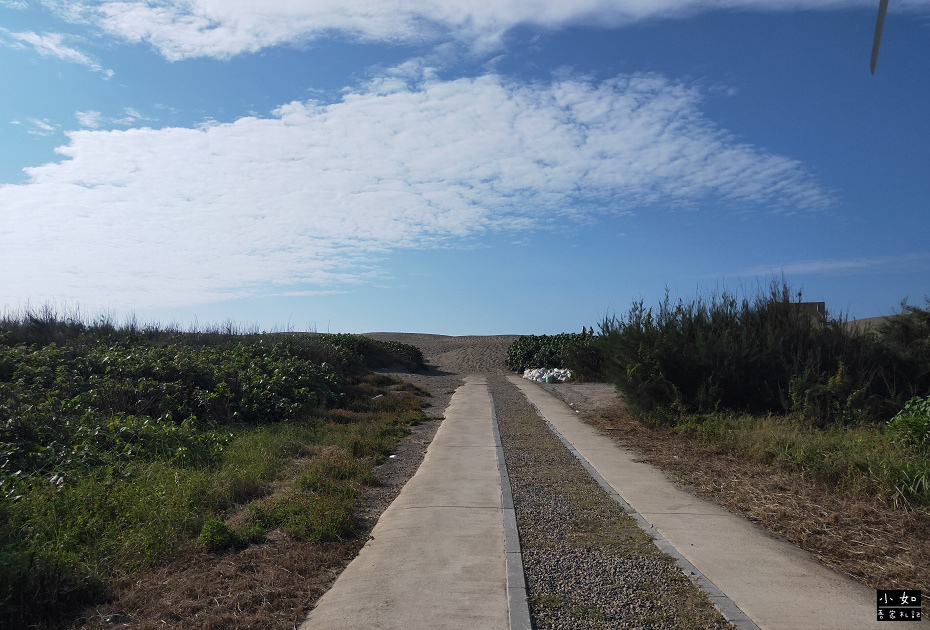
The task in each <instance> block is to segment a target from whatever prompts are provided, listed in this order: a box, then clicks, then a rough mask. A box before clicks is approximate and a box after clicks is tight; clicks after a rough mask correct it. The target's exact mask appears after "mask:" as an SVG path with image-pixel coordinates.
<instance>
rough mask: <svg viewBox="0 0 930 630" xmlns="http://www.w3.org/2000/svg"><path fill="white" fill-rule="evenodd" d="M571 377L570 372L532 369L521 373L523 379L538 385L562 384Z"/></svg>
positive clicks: (556, 369)
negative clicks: (535, 382)
mask: <svg viewBox="0 0 930 630" xmlns="http://www.w3.org/2000/svg"><path fill="white" fill-rule="evenodd" d="M571 377H572V373H571V370H563V369H561V368H555V369H549V368H534V369H530V370H526V371H524V372H523V378H528V379H530V380H531V381H537V382H539V383H562V382H564V381H567V380H568V379H570V378H571Z"/></svg>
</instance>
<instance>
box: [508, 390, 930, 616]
mask: <svg viewBox="0 0 930 630" xmlns="http://www.w3.org/2000/svg"><path fill="white" fill-rule="evenodd" d="M510 380H511V381H512V382H513V383H514V384H516V385H517V387H519V388H520V389H521V390H522V391H523V392H524V393H525V394H526V396H527V398H528V399H529V400H530V402H531V403H533V404H534V405H535V406H536V408H537V409H538V410H539V412H540V413H541V414H542V415H543V417H545V418H546V420H548V421H549V423H550V424H551V425H553V426H554V427H555V428H556V430H557V431H558V432H559V433H561V434H562V436H563V438H564V439H565V440H566V441H567V442H568V443H570V444H571V445H572V446H573V447H574V449H575V450H576V451H577V452H578V453H579V454H580V455H581V456H582V457H583V458H584V459H586V460H587V461H588V462H589V463H590V465H591V466H592V467H593V468H594V469H595V470H596V471H597V473H599V474H600V476H601V477H603V479H604V480H605V481H606V482H607V483H608V484H609V485H610V486H611V487H612V488H613V489H614V490H615V491H616V492H617V493H618V494H619V495H620V496H621V497H622V498H623V499H624V500H625V501H626V503H628V504H629V505H630V506H631V507H632V508H633V510H635V511H636V512H638V513H639V514H640V515H641V516H642V517H643V518H644V519H645V520H646V521H648V523H650V524H651V525H652V526H653V527H654V528H655V530H656V531H657V532H658V533H659V534H660V535H661V536H662V537H664V538H665V540H667V541H668V542H669V543H670V544H671V545H672V546H673V547H674V548H675V549H677V551H678V553H679V554H680V555H681V556H683V557H684V558H685V559H686V560H687V561H688V562H690V563H691V564H692V565H693V566H694V567H696V568H697V570H698V571H700V572H701V573H703V575H704V576H705V577H706V578H707V579H708V580H710V582H712V583H713V585H716V587H717V588H718V589H719V591H722V592H723V594H725V595H726V596H727V597H728V598H729V599H730V600H732V602H733V603H735V604H736V606H738V607H739V609H740V610H741V611H742V612H743V613H745V616H747V617H748V618H749V619H750V620H752V622H754V624H755V625H756V626H758V627H759V628H762V629H763V630H769V629H772V630H781V629H790V628H801V629H807V628H817V629H820V630H826V629H829V628H836V629H842V630H849V629H853V628H873V627H877V628H883V627H887V625H886V624H885V623H879V622H878V621H877V620H876V593H875V591H874V590H873V589H871V588H868V587H866V586H863V585H862V584H860V583H858V582H855V581H854V580H852V579H850V578H848V577H846V576H844V575H841V574H839V573H837V572H835V571H833V570H831V569H829V568H827V567H825V566H823V565H822V564H820V563H819V562H817V561H816V560H814V559H813V558H812V557H811V556H810V555H809V554H808V553H807V552H805V551H803V550H801V549H800V548H798V547H796V546H795V545H793V544H791V543H789V542H787V541H785V540H783V539H781V538H778V537H776V536H774V535H773V534H771V533H769V532H768V531H766V530H764V529H763V528H761V527H758V526H756V525H754V524H752V523H750V522H749V521H747V520H746V519H744V518H742V517H740V516H736V515H734V514H732V513H730V512H728V511H726V510H725V509H723V508H721V507H719V506H717V505H716V504H714V503H711V502H709V501H704V500H702V499H700V498H697V497H695V496H694V495H692V494H690V493H688V492H687V491H685V490H683V489H682V488H680V487H678V486H677V485H676V484H675V483H673V482H672V481H670V480H669V479H668V478H667V477H666V476H665V474H664V473H662V472H661V471H660V470H658V469H656V468H654V467H652V466H650V465H649V464H645V463H642V462H637V461H635V455H634V454H633V453H632V452H630V451H628V450H626V449H623V448H621V447H619V446H617V445H615V444H614V443H613V442H612V441H611V440H609V439H607V438H605V437H604V436H602V435H600V434H599V433H598V432H597V431H596V430H595V429H593V428H592V427H590V426H589V425H587V424H585V423H583V422H581V421H580V420H579V418H578V416H577V415H576V414H575V412H574V411H573V410H572V409H571V408H569V407H568V406H567V405H566V404H565V403H563V402H562V401H560V400H559V399H557V398H555V397H554V396H552V395H551V394H549V393H548V392H546V391H544V390H543V389H542V388H541V387H539V386H537V385H535V384H534V383H532V382H530V381H528V380H526V379H523V378H520V377H516V376H512V377H510ZM925 624H926V621H925V623H912V624H909V627H918V626H919V627H926V625H925ZM748 625H749V627H751V624H748Z"/></svg>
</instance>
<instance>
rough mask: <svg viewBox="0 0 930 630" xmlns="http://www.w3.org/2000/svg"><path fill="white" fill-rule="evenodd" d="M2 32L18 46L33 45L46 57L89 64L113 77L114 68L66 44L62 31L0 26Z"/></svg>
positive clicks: (96, 70) (92, 68) (0, 32)
mask: <svg viewBox="0 0 930 630" xmlns="http://www.w3.org/2000/svg"><path fill="white" fill-rule="evenodd" d="M0 34H4V35H6V36H7V37H9V38H11V39H13V40H15V42H18V47H25V46H24V45H25V44H28V45H29V46H32V48H33V49H34V50H35V51H36V52H38V53H39V54H40V55H43V56H46V57H55V58H57V59H61V60H62V61H67V62H69V63H76V64H80V65H82V66H87V67H88V68H90V69H91V70H93V71H94V72H101V73H103V74H104V75H106V77H107V78H110V77H112V76H113V74H114V72H113V71H112V70H107V69H105V68H103V67H102V66H101V65H100V64H99V63H97V62H96V61H94V60H93V59H91V58H90V57H88V56H87V55H85V54H84V53H82V52H81V51H79V50H77V49H76V48H72V47H70V46H67V45H65V43H64V39H65V36H64V35H62V34H60V33H45V34H44V35H40V34H38V33H34V32H32V31H26V32H23V33H14V32H12V31H9V30H7V29H5V28H2V27H0Z"/></svg>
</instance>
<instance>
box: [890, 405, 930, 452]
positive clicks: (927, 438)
mask: <svg viewBox="0 0 930 630" xmlns="http://www.w3.org/2000/svg"><path fill="white" fill-rule="evenodd" d="M886 428H887V431H888V433H889V434H891V435H892V436H894V437H895V438H896V439H898V440H900V441H901V442H903V443H904V444H907V445H909V446H912V447H913V448H915V449H917V450H918V451H920V452H923V453H925V454H927V455H928V456H930V396H925V397H923V398H921V397H919V396H915V397H914V398H911V399H910V400H909V401H907V403H906V404H905V405H904V409H902V410H901V411H899V412H898V413H897V415H895V417H894V418H892V419H891V420H890V421H889V422H888V425H887V427H886Z"/></svg>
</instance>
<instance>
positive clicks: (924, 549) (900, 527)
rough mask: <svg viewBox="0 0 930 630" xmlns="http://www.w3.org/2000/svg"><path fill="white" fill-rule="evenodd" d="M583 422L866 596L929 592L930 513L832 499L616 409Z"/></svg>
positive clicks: (776, 470) (816, 485)
mask: <svg viewBox="0 0 930 630" xmlns="http://www.w3.org/2000/svg"><path fill="white" fill-rule="evenodd" d="M586 420H587V421H588V422H589V423H591V424H592V425H594V426H595V427H597V428H598V429H600V430H601V431H602V433H604V434H605V435H609V436H610V437H611V438H612V439H614V440H616V441H618V442H621V443H622V444H623V445H624V446H626V447H627V448H630V449H631V450H633V451H635V452H637V453H639V454H641V455H642V458H643V459H644V460H645V461H647V462H649V463H650V464H653V465H655V466H657V467H658V468H661V469H662V470H664V471H666V472H669V473H671V474H672V475H674V476H676V477H677V478H678V480H679V481H680V482H681V483H683V484H685V485H687V486H690V488H691V490H692V491H694V492H695V493H696V494H698V495H700V496H702V497H704V498H708V499H710V500H712V501H714V502H715V503H718V504H720V505H722V506H724V507H726V508H727V509H729V510H730V511H732V512H735V513H737V514H741V515H743V516H745V517H746V518H748V519H749V520H751V521H753V522H755V523H758V524H759V525H761V526H762V527H765V528H766V529H768V530H769V531H772V532H775V533H777V534H780V535H782V536H784V537H785V538H787V539H788V540H790V541H791V542H793V543H795V544H796V545H798V546H799V547H801V548H802V549H805V550H806V551H808V552H810V553H811V554H812V555H814V556H815V557H816V558H818V559H819V560H820V561H821V562H822V563H823V564H825V565H827V566H830V567H832V568H834V569H836V570H838V571H841V572H843V573H846V574H847V575H849V576H851V577H853V578H854V579H856V580H858V581H859V582H862V583H863V584H866V585H868V586H870V587H872V588H882V589H902V588H909V589H921V590H923V591H924V592H928V591H930V511H928V510H921V511H914V510H905V509H896V508H894V507H893V506H892V505H891V503H890V502H889V501H887V500H886V499H884V498H882V497H879V496H867V495H863V494H856V493H852V492H848V491H846V490H843V491H838V490H837V489H836V488H833V487H830V486H828V485H827V484H825V483H822V482H817V481H813V480H811V479H809V478H806V477H805V476H804V474H803V472H802V471H800V470H796V469H790V468H787V467H772V466H769V465H765V464H762V463H758V462H752V461H747V460H746V459H744V458H741V457H738V456H736V455H735V454H734V453H733V452H732V451H730V450H728V449H727V448H726V447H722V446H714V445H706V444H702V443H701V442H700V441H699V440H698V439H696V438H693V437H689V436H686V435H682V434H680V433H678V432H676V431H674V430H672V429H664V428H650V427H647V426H645V425H644V424H642V423H640V422H638V421H637V420H636V419H635V418H634V417H633V415H632V414H631V413H630V412H629V411H627V410H626V408H625V407H623V406H622V405H617V406H614V407H610V408H607V409H603V410H600V411H598V412H595V413H593V414H590V415H589V417H588V418H586Z"/></svg>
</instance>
